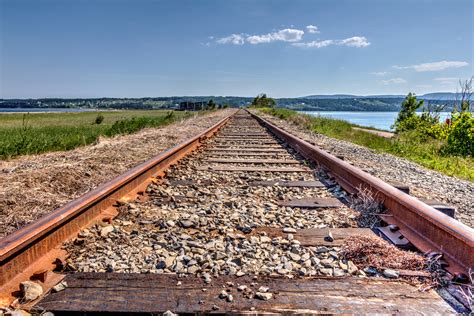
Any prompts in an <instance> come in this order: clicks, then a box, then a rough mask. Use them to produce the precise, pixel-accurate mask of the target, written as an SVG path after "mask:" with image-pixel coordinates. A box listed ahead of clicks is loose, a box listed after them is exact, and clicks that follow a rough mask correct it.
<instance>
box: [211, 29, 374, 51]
mask: <svg viewBox="0 0 474 316" xmlns="http://www.w3.org/2000/svg"><path fill="white" fill-rule="evenodd" d="M306 31H307V32H308V33H310V34H319V33H320V31H319V29H318V27H317V26H315V25H307V26H306ZM304 35H305V31H303V30H300V29H296V28H286V29H281V30H278V31H275V32H271V33H266V34H254V35H251V34H245V33H236V34H231V35H229V36H226V37H221V38H217V39H216V40H215V42H216V43H217V44H231V45H244V44H251V45H258V44H266V43H272V42H287V43H291V44H292V45H293V46H296V47H313V48H322V47H326V46H331V45H336V46H348V47H358V48H361V47H367V46H369V45H370V42H369V41H368V40H367V38H365V37H364V36H353V37H349V38H345V39H336V40H334V39H327V40H322V41H312V42H302V40H303V36H304Z"/></svg>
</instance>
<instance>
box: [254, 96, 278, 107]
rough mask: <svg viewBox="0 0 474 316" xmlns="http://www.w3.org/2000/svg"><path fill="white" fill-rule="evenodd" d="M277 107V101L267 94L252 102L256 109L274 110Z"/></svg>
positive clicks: (257, 97)
mask: <svg viewBox="0 0 474 316" xmlns="http://www.w3.org/2000/svg"><path fill="white" fill-rule="evenodd" d="M275 106H276V101H275V100H274V99H272V98H269V97H267V95H266V94H265V93H261V94H259V95H257V96H256V97H255V98H254V99H253V101H252V107H256V108H274V107H275Z"/></svg>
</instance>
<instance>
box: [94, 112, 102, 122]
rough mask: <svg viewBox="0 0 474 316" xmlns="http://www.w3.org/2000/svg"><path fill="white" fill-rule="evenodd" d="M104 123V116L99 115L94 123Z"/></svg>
mask: <svg viewBox="0 0 474 316" xmlns="http://www.w3.org/2000/svg"><path fill="white" fill-rule="evenodd" d="M103 121H104V116H103V115H102V114H97V117H96V118H95V121H94V123H95V124H97V125H99V124H101V123H102V122H103Z"/></svg>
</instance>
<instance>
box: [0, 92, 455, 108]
mask: <svg viewBox="0 0 474 316" xmlns="http://www.w3.org/2000/svg"><path fill="white" fill-rule="evenodd" d="M455 97H456V94H455V93H450V92H434V93H427V94H425V95H422V96H419V97H418V98H421V99H425V100H426V101H427V102H428V101H429V102H430V103H434V104H441V103H447V104H448V106H447V107H446V108H445V110H447V111H449V110H450V109H452V105H453V100H455ZM404 98H405V96H404V95H368V96H358V95H351V94H334V95H310V96H307V97H300V98H279V99H276V101H277V104H278V107H285V108H289V109H294V110H305V111H398V110H399V109H400V104H401V103H402V102H403V99H404ZM210 99H212V100H214V102H215V103H217V104H219V105H224V104H226V105H229V106H231V107H241V106H247V105H250V103H251V102H252V99H253V97H236V96H174V97H147V98H94V99H81V98H77V99H60V98H56V99H54V98H50V99H0V108H86V109H87V108H89V109H102V110H107V109H173V108H177V107H178V105H179V103H180V102H208V101H209V100H210Z"/></svg>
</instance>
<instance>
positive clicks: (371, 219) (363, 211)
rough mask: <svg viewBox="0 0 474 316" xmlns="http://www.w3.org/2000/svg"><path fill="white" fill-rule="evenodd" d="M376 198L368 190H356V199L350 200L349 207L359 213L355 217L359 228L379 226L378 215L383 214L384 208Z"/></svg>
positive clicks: (360, 188)
mask: <svg viewBox="0 0 474 316" xmlns="http://www.w3.org/2000/svg"><path fill="white" fill-rule="evenodd" d="M376 198H377V195H376V194H374V193H372V192H371V191H370V190H369V189H368V188H362V187H359V188H358V192H357V197H356V198H354V199H352V200H351V203H350V207H351V208H352V209H354V210H356V211H358V212H359V216H358V217H357V223H358V225H359V227H368V228H374V227H376V226H379V225H380V217H379V216H378V215H379V214H381V213H384V212H385V208H384V206H383V205H382V204H381V203H380V202H378V201H377V200H376Z"/></svg>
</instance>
